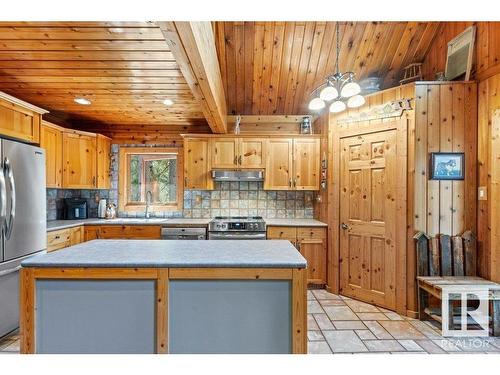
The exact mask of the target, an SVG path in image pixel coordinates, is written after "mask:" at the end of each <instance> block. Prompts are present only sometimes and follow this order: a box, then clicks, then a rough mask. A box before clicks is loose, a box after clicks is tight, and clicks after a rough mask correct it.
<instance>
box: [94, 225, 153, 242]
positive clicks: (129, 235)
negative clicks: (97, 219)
mask: <svg viewBox="0 0 500 375" xmlns="http://www.w3.org/2000/svg"><path fill="white" fill-rule="evenodd" d="M160 231H161V227H160V226H156V225H103V226H101V227H99V230H98V237H99V238H101V239H134V238H137V239H159V238H160V237H161V235H160Z"/></svg>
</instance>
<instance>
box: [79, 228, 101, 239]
mask: <svg viewBox="0 0 500 375" xmlns="http://www.w3.org/2000/svg"><path fill="white" fill-rule="evenodd" d="M83 234H84V236H83V237H84V238H83V239H84V240H85V241H91V240H96V239H98V238H99V226H97V225H92V226H87V225H86V226H85V227H84V230H83Z"/></svg>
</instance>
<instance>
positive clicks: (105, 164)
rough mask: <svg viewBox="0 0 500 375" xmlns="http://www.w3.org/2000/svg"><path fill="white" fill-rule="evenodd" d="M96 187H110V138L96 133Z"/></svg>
mask: <svg viewBox="0 0 500 375" xmlns="http://www.w3.org/2000/svg"><path fill="white" fill-rule="evenodd" d="M96 142H97V144H96V152H97V186H96V187H97V188H98V189H109V188H110V187H111V138H108V137H105V136H104V135H101V134H97V139H96Z"/></svg>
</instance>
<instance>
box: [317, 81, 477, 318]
mask: <svg viewBox="0 0 500 375" xmlns="http://www.w3.org/2000/svg"><path fill="white" fill-rule="evenodd" d="M401 98H409V99H412V100H411V105H412V108H413V110H411V111H408V113H407V115H408V129H407V134H408V139H407V148H408V152H407V171H408V177H407V183H406V186H407V191H406V195H407V208H406V223H405V222H401V224H400V225H401V226H404V227H405V230H406V240H407V241H406V246H407V257H406V273H407V274H406V292H407V293H406V295H407V297H406V308H407V311H408V313H409V314H410V315H411V314H413V313H414V312H415V311H416V310H417V300H416V289H415V270H416V259H415V251H414V243H413V238H412V237H413V235H414V233H415V232H416V231H419V230H422V231H424V232H426V233H429V234H431V235H435V234H438V233H442V234H450V235H451V234H461V233H462V232H464V231H465V230H467V229H471V230H473V231H476V217H477V216H476V206H477V201H476V191H477V179H476V175H477V169H476V166H477V163H476V155H477V85H476V84H475V83H473V82H468V83H464V82H443V83H440V82H417V83H411V84H407V85H403V86H399V87H395V88H391V89H387V90H384V91H381V92H378V93H375V94H372V95H370V96H367V98H366V99H367V102H366V104H365V105H364V106H362V107H360V108H358V109H354V110H349V111H346V112H344V113H343V114H341V115H340V116H338V115H329V114H324V115H323V116H321V117H319V118H318V120H317V121H316V123H315V125H316V127H319V128H320V129H321V134H322V150H321V154H322V155H323V153H326V155H327V158H328V187H327V189H326V190H321V191H320V192H319V196H320V200H321V202H317V203H316V205H317V207H315V215H316V217H317V218H318V219H319V220H322V221H325V222H327V223H328V224H329V236H328V241H329V245H328V247H329V251H328V286H329V287H330V288H331V290H332V291H335V290H336V288H337V287H338V280H337V278H338V264H336V263H337V262H336V258H338V256H339V255H338V236H339V233H338V228H339V225H340V223H339V222H338V220H336V218H335V217H336V215H335V214H334V212H336V211H338V210H339V208H340V203H339V195H338V194H337V192H336V190H335V188H334V186H335V184H336V183H338V181H337V182H336V181H335V178H334V169H335V168H339V165H338V161H336V157H335V154H336V152H335V149H336V148H338V147H339V145H338V144H336V143H335V139H336V137H335V134H336V132H338V131H339V129H338V128H337V125H336V120H337V119H339V118H342V117H344V116H351V117H356V115H358V114H359V113H363V112H368V111H369V110H370V109H371V108H373V107H377V106H380V105H382V104H385V103H388V102H390V101H392V100H396V99H401ZM381 121H389V120H372V121H364V122H358V123H352V124H349V125H343V126H344V127H345V126H349V129H359V134H362V133H363V128H367V127H370V126H372V125H376V124H377V123H380V122H381ZM446 151H452V152H464V153H465V168H466V176H465V180H464V181H431V180H429V169H430V165H429V164H430V163H429V161H430V159H429V158H430V153H431V152H446Z"/></svg>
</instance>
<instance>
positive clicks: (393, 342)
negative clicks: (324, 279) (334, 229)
mask: <svg viewBox="0 0 500 375" xmlns="http://www.w3.org/2000/svg"><path fill="white" fill-rule="evenodd" d="M307 312H308V314H307V326H308V331H307V338H308V351H309V353H310V354H332V353H335V354H336V353H342V354H346V353H385V354H389V353H393V354H396V353H398V354H399V353H413V354H425V353H430V354H434V353H440V354H445V353H450V354H453V353H456V354H458V353H462V354H463V353H488V354H489V353H496V354H500V338H499V337H488V338H464V339H461V338H457V339H452V338H446V339H445V338H443V337H442V336H441V333H440V329H439V327H438V326H437V325H435V324H434V323H433V322H429V321H425V322H423V321H419V320H416V319H411V318H408V317H404V316H400V315H399V314H396V313H395V312H392V311H389V310H386V309H383V308H380V307H376V306H373V305H370V304H367V303H364V302H360V301H356V300H354V299H351V298H348V297H344V296H338V295H336V294H331V293H328V292H326V291H325V290H310V291H308V293H307ZM19 344H20V341H19V335H18V332H13V333H12V334H11V335H9V336H7V337H6V338H4V339H2V340H0V354H9V353H11V354H13V353H19Z"/></svg>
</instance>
